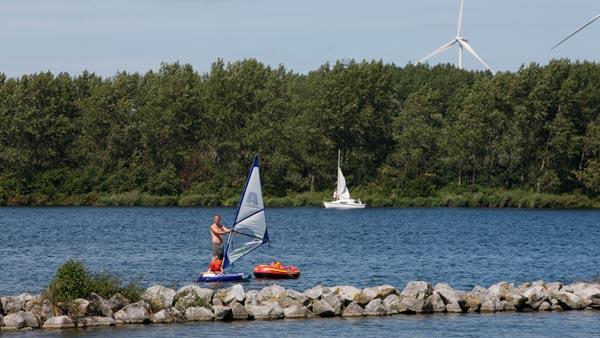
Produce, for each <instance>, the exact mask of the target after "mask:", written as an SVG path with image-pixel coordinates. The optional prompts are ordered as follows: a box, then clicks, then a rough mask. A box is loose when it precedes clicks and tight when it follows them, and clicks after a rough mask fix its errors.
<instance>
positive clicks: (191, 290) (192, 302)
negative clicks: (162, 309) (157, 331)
mask: <svg viewBox="0 0 600 338" xmlns="http://www.w3.org/2000/svg"><path fill="white" fill-rule="evenodd" d="M213 295H214V291H213V290H210V289H204V288H201V287H199V286H197V285H188V286H184V287H182V288H181V289H179V290H177V293H176V294H175V307H176V308H177V310H179V311H181V312H185V310H186V309H187V308H189V307H210V304H211V301H212V299H213Z"/></svg>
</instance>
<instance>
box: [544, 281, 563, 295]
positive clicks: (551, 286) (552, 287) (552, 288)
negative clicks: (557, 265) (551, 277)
mask: <svg viewBox="0 0 600 338" xmlns="http://www.w3.org/2000/svg"><path fill="white" fill-rule="evenodd" d="M562 288H563V285H562V284H561V283H560V282H553V283H548V284H546V289H548V292H550V293H553V292H558V291H560V290H561V289H562Z"/></svg>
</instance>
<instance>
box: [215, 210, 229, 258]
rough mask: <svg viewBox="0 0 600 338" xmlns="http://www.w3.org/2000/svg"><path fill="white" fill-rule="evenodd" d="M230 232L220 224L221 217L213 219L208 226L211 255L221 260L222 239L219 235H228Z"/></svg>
mask: <svg viewBox="0 0 600 338" xmlns="http://www.w3.org/2000/svg"><path fill="white" fill-rule="evenodd" d="M230 232H231V230H229V229H228V228H226V227H225V225H224V224H221V216H220V215H218V214H217V215H215V217H213V223H212V224H211V225H210V237H211V240H212V255H213V257H215V256H216V257H218V258H219V259H220V260H223V238H222V237H221V235H224V234H227V233H230Z"/></svg>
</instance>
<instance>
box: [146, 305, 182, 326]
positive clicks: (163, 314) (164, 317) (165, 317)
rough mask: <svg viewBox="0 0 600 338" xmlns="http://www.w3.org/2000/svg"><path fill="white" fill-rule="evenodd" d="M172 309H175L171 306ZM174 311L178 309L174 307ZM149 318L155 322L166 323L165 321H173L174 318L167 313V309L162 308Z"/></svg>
mask: <svg viewBox="0 0 600 338" xmlns="http://www.w3.org/2000/svg"><path fill="white" fill-rule="evenodd" d="M173 309H175V308H173ZM175 311H177V312H179V310H177V309H175ZM150 320H151V321H152V322H153V323H157V324H167V323H173V322H175V318H173V316H171V314H170V313H169V311H167V309H162V310H160V311H158V312H157V313H155V314H153V315H151V316H150Z"/></svg>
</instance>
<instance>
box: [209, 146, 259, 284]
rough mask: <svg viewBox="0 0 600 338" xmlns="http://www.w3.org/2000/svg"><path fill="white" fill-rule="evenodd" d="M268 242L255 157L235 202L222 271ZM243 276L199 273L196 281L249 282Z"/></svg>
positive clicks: (257, 163)
mask: <svg viewBox="0 0 600 338" xmlns="http://www.w3.org/2000/svg"><path fill="white" fill-rule="evenodd" d="M268 242H269V233H268V230H267V220H266V217H265V205H264V202H263V195H262V188H261V183H260V168H259V160H258V156H255V157H254V160H253V161H252V166H251V167H250V171H249V172H248V176H246V184H245V185H244V189H243V191H242V195H241V197H240V202H239V203H238V208H237V211H236V214H235V218H234V221H233V225H232V226H231V232H230V233H229V236H228V237H227V242H226V245H225V251H224V258H223V269H224V270H225V269H227V268H229V267H230V266H231V265H232V264H233V263H235V262H237V261H238V260H239V259H240V258H242V257H244V256H246V255H247V254H249V253H251V252H252V251H254V250H256V249H258V248H259V247H261V246H262V245H264V244H266V243H268ZM249 278H250V276H249V274H247V273H236V274H233V273H223V274H209V273H203V274H200V276H199V277H198V282H224V281H228V282H229V281H239V280H244V279H249Z"/></svg>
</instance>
